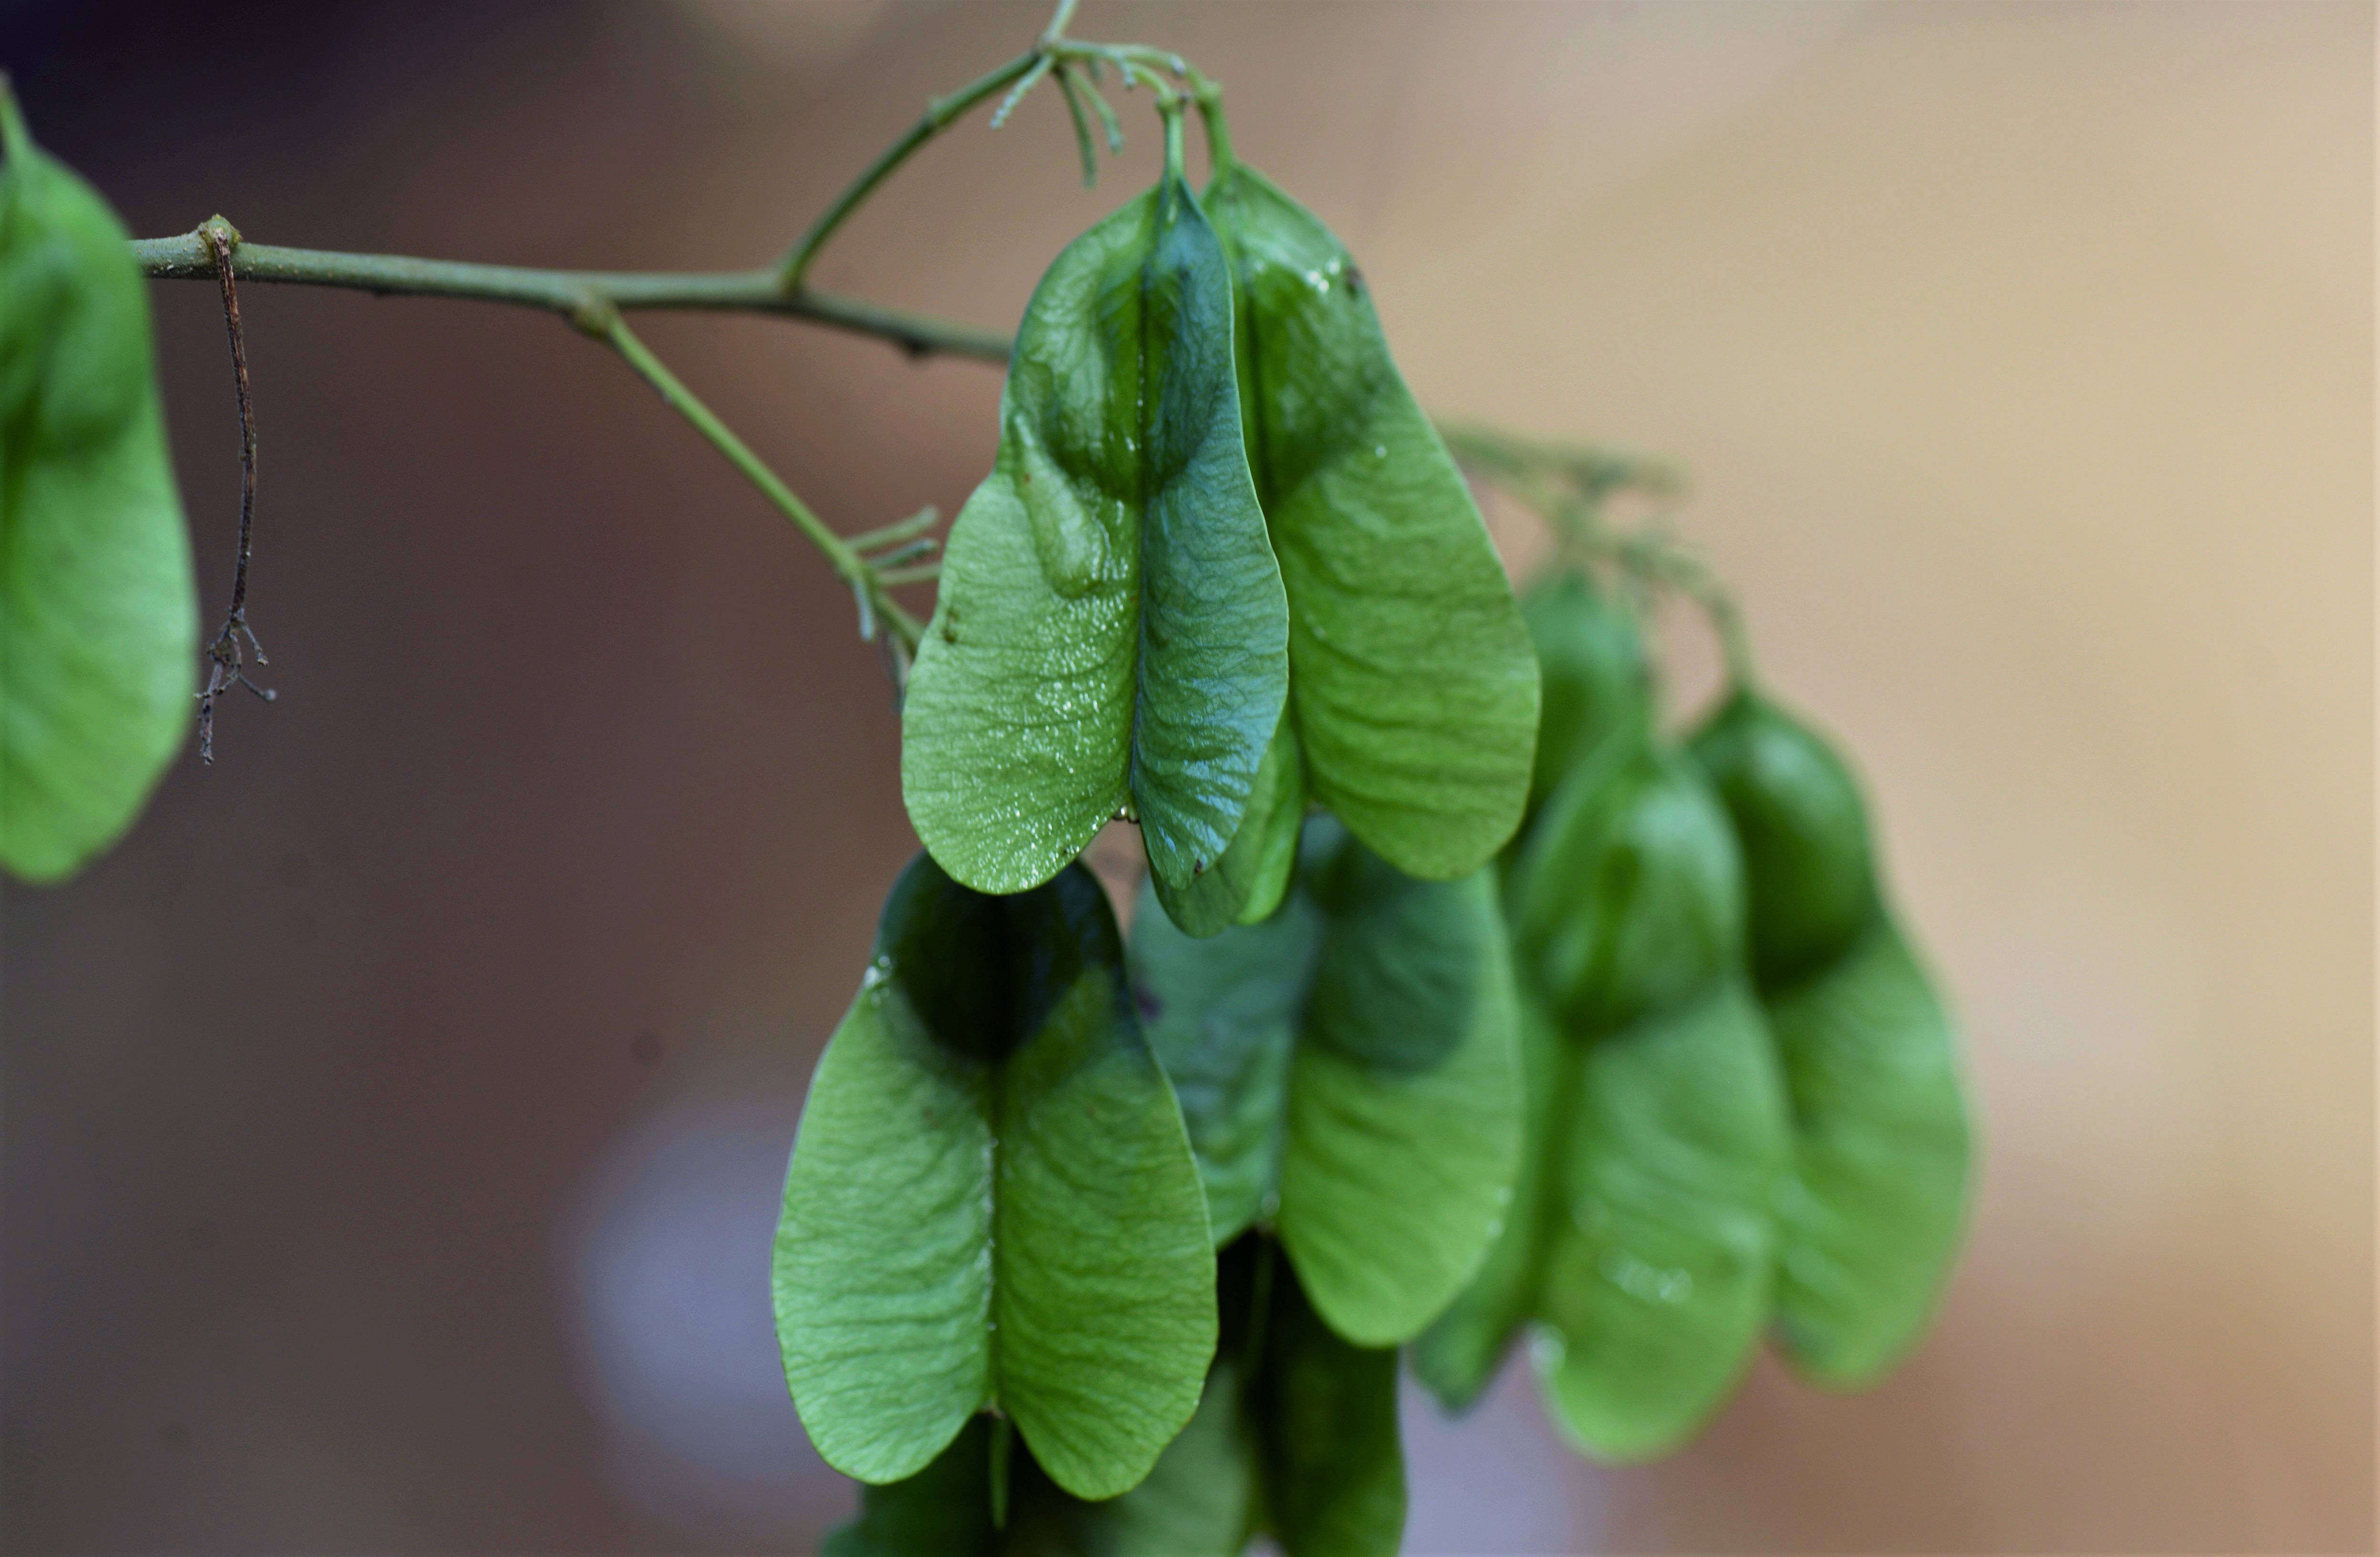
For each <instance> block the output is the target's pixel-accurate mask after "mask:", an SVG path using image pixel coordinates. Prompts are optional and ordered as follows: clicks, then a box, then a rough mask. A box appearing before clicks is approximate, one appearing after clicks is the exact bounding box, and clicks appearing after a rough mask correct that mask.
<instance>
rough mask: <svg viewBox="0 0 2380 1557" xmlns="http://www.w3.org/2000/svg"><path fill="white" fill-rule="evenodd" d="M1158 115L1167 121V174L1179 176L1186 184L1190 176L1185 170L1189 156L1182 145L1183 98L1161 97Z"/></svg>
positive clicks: (1158, 101) (1173, 176)
mask: <svg viewBox="0 0 2380 1557" xmlns="http://www.w3.org/2000/svg"><path fill="white" fill-rule="evenodd" d="M1157 116H1158V117H1159V118H1160V119H1163V120H1164V121H1165V176H1167V177H1168V178H1179V179H1181V180H1182V181H1183V182H1184V183H1185V184H1186V183H1188V182H1189V176H1188V174H1186V173H1185V172H1184V164H1185V163H1186V162H1187V161H1188V158H1187V156H1186V155H1185V154H1184V151H1183V145H1182V100H1181V99H1180V98H1178V97H1160V98H1159V99H1158V100H1157Z"/></svg>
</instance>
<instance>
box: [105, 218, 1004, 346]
mask: <svg viewBox="0 0 2380 1557" xmlns="http://www.w3.org/2000/svg"><path fill="white" fill-rule="evenodd" d="M205 231H206V229H204V228H200V229H199V230H198V231H196V232H188V233H183V234H181V235H179V236H177V237H152V238H136V239H134V240H133V244H132V257H133V259H134V260H135V261H136V262H139V264H140V268H141V269H142V270H143V271H144V272H145V273H146V274H148V275H149V276H150V277H151V278H152V279H153V280H160V281H198V280H212V279H213V278H214V277H215V276H216V275H217V274H222V273H221V272H220V271H219V269H218V267H217V265H216V262H215V257H214V252H213V250H212V249H210V248H209V247H208V244H207V240H206V237H205ZM232 273H233V274H237V276H238V277H239V279H240V280H242V281H275V282H288V283H293V284H296V285H298V286H339V287H346V288H351V289H353V290H357V291H362V292H370V293H373V294H376V295H378V296H381V297H397V296H401V297H416V298H471V299H475V300H478V301H480V302H491V303H511V304H514V305H515V306H516V307H523V308H536V309H543V310H547V311H548V312H551V313H559V314H562V315H565V316H569V315H572V314H575V313H577V311H578V310H581V309H583V308H586V307H587V306H589V304H590V303H608V304H609V305H611V306H612V307H613V308H615V309H619V310H633V309H661V310H681V311H702V312H726V313H756V314H770V315H774V316H776V317H779V318H783V319H799V320H805V321H807V322H810V323H813V324H823V325H826V326H828V327H829V328H831V329H836V330H848V331H850V332H852V333H854V334H855V335H871V336H874V337H875V338H877V339H879V340H883V341H890V342H891V343H892V344H893V345H894V346H897V347H901V348H902V349H903V350H904V351H906V352H907V353H909V355H911V356H912V357H928V356H937V355H940V356H947V357H963V358H966V359H970V360H972V361H977V362H994V363H999V364H1002V365H1003V366H1005V365H1006V363H1007V361H1008V337H1007V336H1005V335H1001V334H1000V333H999V332H997V331H993V330H983V329H978V328H977V327H976V326H974V325H971V324H958V323H953V322H950V321H948V320H941V319H934V318H931V317H929V316H928V315H924V314H916V313H906V312H904V311H902V310H898V309H888V308H880V307H878V306H877V305H875V304H873V303H868V302H862V301H860V300H859V299H857V298H844V297H838V296H835V295H833V294H831V293H825V292H813V291H808V290H804V291H803V292H802V293H800V294H799V295H798V296H792V295H788V294H787V293H785V292H784V291H783V289H782V288H781V286H779V284H778V278H777V274H776V273H775V272H774V271H765V270H763V271H690V272H667V271H661V272H650V271H572V270H533V269H529V268H528V267H525V266H520V265H482V264H475V263H470V262H464V261H455V260H424V259H417V258H415V257H413V256H411V255H406V254H343V253H339V252H336V251H334V250H330V249H285V248H281V247H278V246H275V245H272V244H263V243H241V244H238V245H237V248H236V249H235V252H234V254H233V256H232Z"/></svg>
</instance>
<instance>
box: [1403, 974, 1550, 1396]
mask: <svg viewBox="0 0 2380 1557" xmlns="http://www.w3.org/2000/svg"><path fill="white" fill-rule="evenodd" d="M1520 1037H1521V1095H1522V1108H1523V1113H1522V1125H1521V1162H1520V1168H1519V1170H1518V1172H1517V1173H1516V1174H1514V1176H1513V1179H1512V1200H1511V1201H1510V1202H1509V1204H1508V1205H1507V1206H1506V1208H1505V1212H1504V1216H1503V1219H1502V1223H1501V1225H1500V1227H1499V1228H1498V1229H1497V1232H1496V1236H1495V1238H1494V1239H1493V1241H1491V1242H1490V1243H1489V1244H1488V1254H1487V1258H1486V1259H1482V1260H1481V1261H1480V1263H1479V1270H1478V1272H1477V1273H1476V1274H1475V1275H1474V1276H1473V1277H1472V1279H1471V1283H1470V1284H1469V1285H1468V1286H1466V1287H1464V1288H1463V1292H1462V1294H1461V1295H1459V1296H1457V1297H1456V1298H1455V1300H1454V1301H1453V1302H1452V1303H1451V1304H1450V1305H1448V1307H1447V1308H1446V1311H1445V1312H1444V1313H1442V1314H1440V1315H1439V1317H1438V1319H1437V1320H1434V1321H1432V1322H1431V1324H1430V1327H1429V1328H1428V1329H1427V1330H1426V1331H1424V1332H1422V1333H1421V1335H1420V1336H1419V1337H1418V1338H1417V1339H1416V1340H1415V1342H1414V1347H1413V1363H1414V1373H1415V1376H1416V1377H1417V1378H1419V1379H1420V1380H1421V1381H1422V1383H1423V1384H1424V1385H1425V1386H1427V1388H1428V1390H1429V1391H1430V1393H1432V1394H1435V1395H1436V1396H1437V1397H1438V1401H1439V1405H1442V1406H1444V1407H1445V1408H1446V1409H1447V1410H1449V1411H1466V1410H1468V1409H1470V1407H1471V1406H1472V1405H1473V1404H1474V1403H1475V1402H1476V1401H1477V1400H1478V1398H1479V1396H1480V1394H1481V1393H1484V1392H1485V1391H1486V1390H1487V1388H1488V1384H1489V1383H1490V1382H1491V1381H1494V1379H1495V1377H1496V1369H1497V1368H1498V1366H1499V1365H1500V1364H1501V1363H1502V1362H1503V1360H1504V1353H1505V1351H1506V1350H1507V1349H1508V1348H1509V1347H1510V1346H1511V1345H1512V1338H1513V1337H1514V1336H1515V1335H1518V1334H1519V1333H1520V1332H1521V1327H1522V1326H1523V1325H1524V1324H1525V1323H1526V1322H1527V1321H1528V1320H1529V1319H1530V1318H1531V1317H1532V1316H1533V1315H1534V1314H1535V1313H1536V1308H1537V1300H1538V1296H1539V1295H1540V1293H1541V1292H1542V1291H1543V1288H1544V1280H1543V1277H1544V1271H1545V1259H1546V1244H1547V1241H1548V1238H1550V1237H1551V1236H1552V1232H1553V1229H1552V1227H1551V1226H1550V1225H1549V1223H1548V1218H1549V1217H1551V1216H1555V1215H1559V1214H1562V1210H1563V1207H1562V1203H1561V1200H1560V1194H1559V1189H1560V1174H1559V1172H1558V1168H1559V1164H1558V1163H1557V1162H1556V1161H1555V1159H1556V1156H1557V1142H1558V1141H1559V1140H1560V1132H1562V1131H1564V1130H1566V1129H1567V1128H1568V1127H1569V1111H1568V1109H1567V1108H1566V1107H1565V1104H1566V1102H1567V1101H1568V1099H1569V1097H1570V1095H1571V1094H1572V1093H1573V1092H1574V1091H1575V1090H1576V1089H1577V1066H1576V1058H1577V1054H1576V1050H1575V1047H1574V1046H1573V1044H1572V1042H1571V1040H1570V1039H1569V1037H1568V1035H1566V1034H1565V1033H1563V1031H1562V1030H1561V1028H1560V1026H1559V1025H1558V1024H1557V1023H1556V1022H1555V1020H1554V1017H1553V1015H1552V1013H1550V1012H1548V1010H1547V1009H1546V1008H1545V1005H1544V1004H1543V1003H1542V1002H1540V1001H1538V1000H1537V999H1536V998H1535V997H1534V996H1533V995H1531V994H1530V993H1528V992H1527V991H1523V992H1522V994H1521V996H1520Z"/></svg>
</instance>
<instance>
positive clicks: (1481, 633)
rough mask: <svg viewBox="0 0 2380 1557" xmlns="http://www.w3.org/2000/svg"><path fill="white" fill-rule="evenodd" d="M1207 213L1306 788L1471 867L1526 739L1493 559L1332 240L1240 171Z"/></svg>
mask: <svg viewBox="0 0 2380 1557" xmlns="http://www.w3.org/2000/svg"><path fill="white" fill-rule="evenodd" d="M1207 208H1208V213H1210V214H1211V215H1212V217H1213V219H1214V223H1215V228H1216V231H1217V232H1218V233H1219V234H1220V236H1221V237H1222V241H1223V244H1224V247H1225V249H1227V250H1228V251H1229V253H1230V256H1231V264H1232V274H1233V283H1234V286H1235V287H1236V289H1237V294H1238V300H1239V308H1238V322H1239V352H1238V367H1239V382H1240V396H1241V402H1242V407H1243V413H1244V417H1245V423H1246V428H1247V448H1248V463H1249V466H1250V468H1252V469H1253V470H1254V471H1255V473H1256V481H1257V491H1258V493H1260V494H1261V496H1262V498H1263V501H1264V512H1265V517H1266V520H1267V522H1268V524H1269V526H1270V529H1271V534H1272V544H1273V550H1274V552H1275V553H1277V554H1278V556H1279V557H1280V559H1281V578H1282V581H1283V583H1284V584H1286V586H1287V587H1288V590H1289V607H1290V638H1289V655H1290V663H1291V667H1292V670H1293V676H1292V679H1291V684H1290V697H1291V707H1292V712H1293V714H1294V716H1295V720H1296V726H1297V736H1298V739H1299V742H1300V744H1301V746H1302V748H1303V749H1304V755H1305V780H1306V786H1307V789H1308V791H1309V792H1310V793H1311V794H1312V795H1313V796H1314V797H1315V798H1316V799H1317V800H1318V801H1320V802H1321V803H1322V804H1323V805H1325V806H1327V807H1328V808H1330V810H1331V811H1332V812H1333V813H1334V814H1335V815H1337V816H1338V817H1340V818H1341V819H1342V821H1345V822H1346V824H1347V825H1348V827H1349V828H1350V829H1351V830H1352V831H1353V832H1354V833H1355V835H1356V836H1357V837H1359V838H1361V839H1363V840H1364V842H1365V843H1366V845H1370V846H1371V847H1372V848H1373V849H1375V850H1376V851H1378V853H1379V854H1380V856H1381V857H1382V858H1385V859H1387V860H1388V861H1389V862H1390V863H1391V864H1393V865H1395V866H1396V867H1397V868H1398V869H1400V870H1404V871H1406V872H1408V873H1409V874H1412V875H1416V876H1423V877H1427V878H1430V879H1433V880H1439V881H1446V880H1451V879H1453V878H1455V877H1458V876H1463V875H1466V874H1468V873H1469V872H1470V871H1471V870H1474V869H1475V868H1476V867H1478V866H1479V865H1480V864H1482V863H1483V862H1485V861H1486V860H1487V859H1488V858H1489V857H1490V856H1491V855H1493V854H1494V853H1495V851H1496V850H1497V849H1498V848H1500V847H1501V846H1502V845H1503V843H1504V841H1505V840H1506V839H1507V838H1509V837H1510V836H1511V835H1512V830H1513V828H1514V827H1515V826H1517V825H1518V824H1519V822H1520V820H1521V813H1522V808H1523V807H1524V804H1525V803H1526V801H1527V798H1528V787H1529V763H1530V754H1531V751H1532V749H1533V748H1534V744H1535V741H1536V724H1537V672H1536V657H1535V655H1534V654H1532V653H1531V651H1530V648H1529V639H1528V633H1527V630H1526V629H1525V628H1524V626H1522V624H1521V619H1520V613H1519V611H1518V609H1517V608H1516V607H1515V605H1514V604H1513V601H1512V590H1511V588H1510V586H1509V585H1508V584H1507V583H1506V581H1505V578H1504V570H1503V566H1502V564H1501V563H1500V562H1499V561H1498V559H1497V556H1496V552H1495V548H1494V547H1493V546H1492V545H1491V544H1490V543H1489V541H1488V531H1487V528H1486V526H1485V525H1484V524H1482V523H1481V521H1480V518H1479V511H1478V509H1477V507H1476V506H1475V505H1474V504H1473V502H1472V500H1471V494H1470V491H1469V489H1468V488H1466V487H1465V486H1464V485H1463V478H1462V476H1461V475H1460V473H1458V472H1457V471H1456V469H1455V468H1454V462H1453V461H1452V459H1451V458H1450V457H1449V456H1448V455H1447V453H1446V449H1445V446H1444V445H1443V444H1441V443H1440V442H1439V437H1438V433H1437V432H1436V431H1435V430H1434V429H1433V428H1432V427H1431V426H1430V423H1429V419H1428V418H1427V417H1426V416H1424V415H1423V414H1422V412H1421V408H1420V407H1418V406H1416V405H1415V402H1414V398H1413V395H1412V393H1411V392H1410V391H1409V390H1407V389H1406V387H1405V384H1404V381H1403V379H1402V378H1401V377H1400V376H1399V375H1398V373H1397V369H1396V364H1395V362H1394V361H1393V360H1392V359H1390V356H1389V350H1388V346H1387V343H1386V342H1385V341H1384V340H1383V339H1382V338H1381V335H1380V324H1379V319H1378V315H1377V314H1376V313H1375V312H1374V311H1373V309H1372V302H1371V298H1369V296H1367V295H1366V291H1365V288H1364V285H1363V278H1362V275H1361V274H1360V273H1359V272H1358V271H1357V270H1356V268H1355V263H1354V260H1353V259H1352V258H1350V257H1349V255H1348V253H1347V251H1346V249H1344V248H1343V247H1342V245H1341V244H1340V242H1339V240H1338V239H1337V238H1335V237H1332V236H1331V235H1330V230H1329V229H1328V228H1326V227H1324V226H1323V225H1322V224H1321V223H1319V222H1318V221H1316V220H1315V219H1314V217H1313V216H1312V215H1311V214H1309V213H1307V212H1306V211H1305V209H1304V208H1303V207H1301V206H1299V205H1298V204H1297V202H1296V201H1293V200H1291V199H1290V198H1289V197H1288V196H1287V195H1284V194H1282V193H1281V190H1279V189H1276V188H1274V187H1273V185H1272V184H1271V183H1269V181H1267V180H1266V179H1265V178H1264V177H1263V176H1262V175H1260V174H1258V173H1257V172H1256V171H1255V170H1254V169H1252V168H1249V167H1247V166H1246V165H1245V164H1239V163H1236V162H1233V163H1229V164H1227V165H1225V166H1224V167H1223V168H1222V169H1221V170H1220V172H1219V173H1218V174H1217V176H1216V177H1215V179H1214V181H1213V182H1212V183H1211V184H1209V185H1208V189H1207Z"/></svg>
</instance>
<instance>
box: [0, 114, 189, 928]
mask: <svg viewBox="0 0 2380 1557" xmlns="http://www.w3.org/2000/svg"><path fill="white" fill-rule="evenodd" d="M0 151H5V153H6V164H5V165H0V865H5V866H6V868H7V869H8V870H10V871H12V872H14V873H15V874H16V875H18V876H19V877H22V878H24V879H25V880H27V881H34V882H52V881H57V880H60V879H62V878H64V877H67V876H68V875H71V874H72V873H73V872H74V871H75V870H78V869H79V868H80V867H81V866H82V864H83V863H84V862H85V861H86V860H88V859H90V858H91V856H93V855H95V854H97V853H99V852H100V851H101V850H102V849H104V848H106V847H107V846H108V845H110V844H112V843H114V842H115V840H116V838H117V837H119V836H120V835H121V834H122V833H123V832H124V830H125V829H126V828H128V827H129V826H130V825H131V824H132V820H133V818H134V817H135V816H137V815H138V814H139V813H140V807H141V804H142V802H143V801H144V800H146V799H147V797H148V795H149V791H150V789H151V788H152V786H153V785H155V783H156V781H157V777H158V774H159V773H161V772H163V771H164V765H165V763H166V762H167V760H170V759H171V758H172V756H173V754H174V752H175V750H176V748H178V747H179V746H180V745H181V741H182V733H183V731H184V729H185V728H186V727H187V726H188V724H189V721H190V711H191V693H192V691H193V689H194V688H193V684H192V677H193V675H194V674H195V667H196V665H197V663H198V660H197V647H198V598H197V590H196V585H195V584H194V582H193V581H192V578H191V575H190V545H189V538H188V534H187V533H186V532H185V530H184V529H183V525H182V508H181V502H180V499H179V498H178V497H177V496H176V493H175V490H174V475H173V470H172V468H171V466H170V465H169V464H168V462H167V457H166V450H165V434H164V413H163V411H162V409H161V408H160V406H159V403H158V396H157V384H156V380H155V375H154V374H153V373H152V371H151V349H152V348H151V345H150V330H149V296H148V288H147V285H146V283H144V282H143V281H142V280H141V277H140V270H139V268H138V267H137V266H135V265H134V264H133V262H132V253H131V249H130V248H129V247H128V239H127V237H126V236H125V231H124V227H123V225H122V224H120V223H119V222H117V221H116V219H115V213H113V212H111V211H109V210H108V208H107V205H106V203H105V202H104V201H102V200H101V199H100V198H99V196H98V195H96V194H94V193H93V192H92V191H91V187H90V186H89V185H87V184H85V183H84V182H83V181H82V180H81V179H79V178H78V177H76V176H74V175H73V174H72V173H70V172H68V171H67V169H66V168H65V167H63V166H61V165H60V164H57V163H55V162H54V161H52V160H51V159H50V158H49V157H47V156H45V155H43V154H42V152H41V151H40V150H39V149H38V148H36V147H35V146H34V145H33V143H32V140H31V138H30V136H29V135H28V134H27V133H26V130H25V126H24V123H23V121H22V120H21V119H20V118H19V117H18V113H17V106H16V103H15V102H14V100H13V99H11V98H10V97H9V96H8V95H7V92H6V89H5V88H0Z"/></svg>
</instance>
